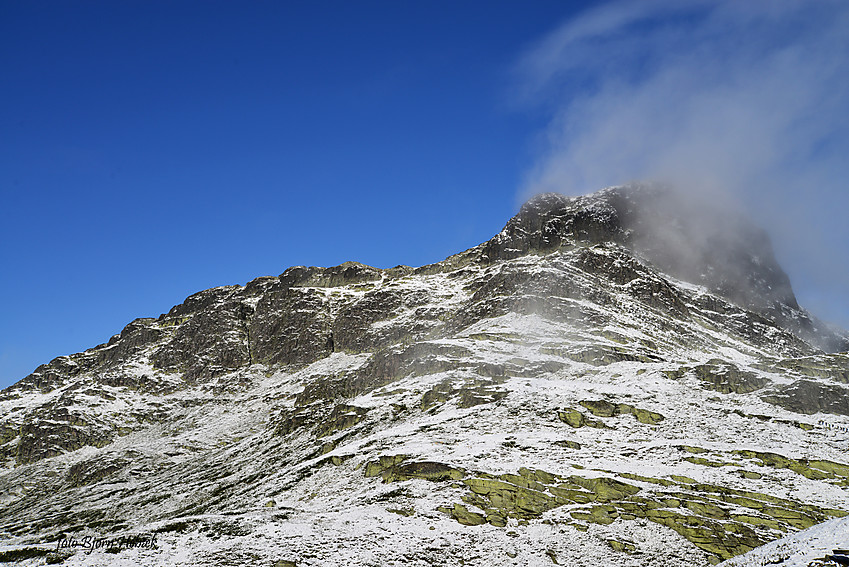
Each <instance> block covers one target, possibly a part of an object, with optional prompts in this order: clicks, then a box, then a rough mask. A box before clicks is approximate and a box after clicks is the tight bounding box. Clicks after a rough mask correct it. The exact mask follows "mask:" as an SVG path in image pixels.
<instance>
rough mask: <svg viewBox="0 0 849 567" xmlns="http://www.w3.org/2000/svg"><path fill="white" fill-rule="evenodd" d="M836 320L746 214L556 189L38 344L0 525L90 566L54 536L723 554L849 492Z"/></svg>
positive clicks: (278, 553)
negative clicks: (515, 209)
mask: <svg viewBox="0 0 849 567" xmlns="http://www.w3.org/2000/svg"><path fill="white" fill-rule="evenodd" d="M667 233H672V234H673V236H674V237H673V238H670V237H669V236H670V235H669V234H667ZM694 284H695V285H694ZM820 329H824V327H823V326H822V325H821V324H819V323H818V322H817V321H816V320H814V319H813V318H812V317H810V316H809V315H808V314H807V313H806V312H805V311H803V310H801V309H800V308H799V306H798V305H797V303H796V299H795V297H794V295H793V291H792V289H791V287H790V284H789V281H788V280H787V276H786V275H785V274H784V272H783V271H782V270H781V268H780V267H779V266H778V265H777V264H776V262H775V259H774V257H773V255H772V251H771V249H770V246H769V242H768V240H767V239H766V237H765V235H764V233H763V232H761V231H759V230H757V229H754V228H751V227H750V226H748V225H747V223H746V222H744V221H743V220H741V219H739V218H738V217H735V216H733V215H730V214H721V213H719V212H716V211H711V210H709V209H706V208H704V207H698V208H697V209H696V210H693V207H692V206H691V205H689V204H687V203H686V202H684V201H682V200H681V199H680V198H679V197H676V196H675V195H674V194H672V193H669V192H668V191H666V190H663V189H658V188H654V187H642V186H637V187H627V188H611V189H605V190H603V191H600V192H598V193H595V194H593V195H588V196H585V197H575V198H571V197H565V196H562V195H554V194H547V195H540V196H538V197H536V198H534V199H532V200H531V201H529V202H528V203H526V204H525V205H524V206H523V207H522V209H521V211H520V212H519V214H517V215H516V216H515V217H514V218H513V219H511V220H510V221H509V222H508V223H507V225H506V226H505V228H504V230H502V231H501V232H500V233H499V234H498V235H496V236H495V237H493V238H492V239H491V240H489V241H488V242H485V243H483V244H481V245H480V246H477V247H475V248H472V249H470V250H467V251H465V252H463V253H461V254H458V255H456V256H452V257H451V258H448V259H446V260H445V261H443V262H439V263H437V264H433V265H429V266H423V267H421V268H409V267H406V266H399V267H396V268H392V269H389V270H381V269H377V268H372V267H369V266H364V265H362V264H357V263H353V262H348V263H345V264H343V265H341V266H337V267H333V268H317V267H303V266H299V267H294V268H290V269H288V270H286V271H285V272H284V273H283V274H281V275H280V276H277V277H262V278H257V279H255V280H253V281H251V282H249V283H248V284H247V285H245V286H224V287H219V288H214V289H210V290H205V291H202V292H200V293H197V294H194V295H192V296H191V297H189V298H187V299H186V300H185V301H184V302H183V303H182V304H180V305H177V306H175V307H174V308H172V309H171V310H170V311H169V312H168V313H166V314H163V315H161V316H159V317H158V318H145V319H137V320H135V321H133V322H132V323H130V324H129V325H127V327H126V328H125V329H124V330H123V331H122V332H121V333H120V334H119V335H115V336H114V337H112V339H110V341H109V342H108V343H106V344H103V345H99V346H97V347H94V348H92V349H90V350H88V351H86V352H84V353H79V354H75V355H71V356H68V357H60V358H57V359H55V360H53V361H51V362H50V363H49V364H45V365H42V366H40V367H39V368H37V369H36V370H35V372H33V373H32V374H31V375H29V376H27V377H26V378H24V379H23V380H21V381H20V382H19V383H17V384H15V385H14V386H12V387H9V388H7V389H5V390H3V392H2V394H0V459H2V460H3V462H4V464H5V468H4V469H3V472H2V474H0V503H2V504H3V506H1V507H0V534H5V536H4V537H6V538H7V539H8V540H9V541H13V542H16V543H19V544H21V545H30V546H31V547H28V548H25V550H24V551H20V553H22V554H23V555H20V557H23V556H27V557H42V558H43V559H44V560H45V561H47V560H50V561H53V560H60V559H64V560H65V561H66V562H76V563H74V564H91V565H95V564H98V561H101V559H103V557H101V556H99V555H97V554H96V553H92V554H90V555H86V554H82V553H77V554H76V555H73V557H70V555H72V554H73V551H69V552H68V553H66V554H65V555H61V554H60V555H61V557H60V556H52V555H51V556H50V557H48V556H47V552H44V553H41V551H39V548H36V547H32V545H33V544H34V543H36V542H44V541H51V540H54V539H55V538H57V537H58V536H59V535H60V534H63V533H70V532H75V531H76V532H81V531H85V530H88V531H89V532H96V534H99V535H100V536H107V535H111V534H117V535H121V534H122V533H123V532H128V533H130V532H132V534H137V533H145V532H156V533H157V534H158V537H160V538H161V539H162V540H163V541H168V542H169V546H170V547H169V549H177V548H180V549H190V550H192V551H191V552H192V553H196V555H195V556H194V559H193V561H194V562H195V563H197V564H204V565H223V564H230V563H232V562H233V561H234V559H233V558H234V557H236V558H240V559H238V560H239V561H242V562H247V563H256V562H260V563H262V562H267V563H269V564H273V563H274V562H279V561H284V560H285V561H290V560H291V561H294V562H295V563H296V564H299V565H300V564H302V563H304V562H306V563H304V564H316V562H317V564H351V565H366V564H373V563H382V564H385V563H390V562H392V561H397V562H405V561H406V562H407V563H411V564H412V563H414V562H415V561H426V562H430V564H434V565H442V564H446V565H448V564H451V565H453V564H457V563H459V562H460V560H462V561H464V562H466V563H478V564H492V565H499V564H512V562H513V561H514V560H516V561H518V562H519V564H534V563H538V562H551V561H552V560H553V559H552V558H554V559H557V561H558V562H561V563H562V562H572V563H575V562H583V563H595V564H620V563H622V561H621V559H622V557H623V556H625V555H628V557H629V559H628V560H627V561H628V563H627V564H633V565H656V564H663V565H705V564H707V563H709V562H715V561H718V560H719V559H726V558H729V557H732V556H734V555H737V554H740V553H743V552H745V551H747V550H748V549H751V548H752V547H755V546H757V545H760V544H762V543H765V542H767V541H770V540H773V539H775V538H777V537H780V536H781V535H783V534H785V533H787V532H790V531H793V530H797V529H802V528H805V527H807V526H810V525H813V524H816V523H818V522H822V521H824V520H826V519H828V518H830V517H837V516H841V515H844V514H846V513H847V511H849V507H847V506H846V499H845V494H846V490H847V489H849V465H847V464H845V462H846V460H845V458H843V457H842V455H845V453H846V450H847V447H846V445H845V435H844V434H843V433H842V431H843V429H841V428H846V427H847V426H849V422H847V421H846V420H847V419H849V405H847V404H849V391H848V390H847V382H849V378H847V376H849V362H847V360H849V354H846V353H842V352H826V351H834V350H841V349H842V350H846V349H847V348H849V344H847V343H846V342H845V341H846V337H845V336H843V335H841V334H839V333H835V332H833V331H823V330H820ZM841 435H844V437H841ZM352 518H355V519H356V521H353V522H352ZM384 523H386V524H387V525H389V526H390V529H388V530H383V528H380V527H379V526H380V525H382V524H384ZM269 526H276V527H274V528H273V530H272V529H271V528H270V527H269ZM427 527H436V528H437V529H435V530H428V529H427ZM266 528H267V529H266ZM269 530H271V531H269ZM275 530H277V531H275ZM281 530H282V531H281ZM381 530H382V531H381ZM378 531H380V533H382V534H387V535H386V537H382V538H380V537H370V536H373V535H375V534H376V533H377V532H378ZM272 532H273V533H274V534H278V535H279V534H283V535H284V536H285V537H282V538H281V537H277V535H275V536H274V537H272V536H270V535H269V534H271V533H272ZM193 533H194V534H199V535H197V538H199V539H192V538H194V537H195V536H190V535H189V534H193ZM431 533H432V534H433V537H432V538H431V537H430V534H431ZM422 534H425V535H422ZM435 538H443V539H444V541H445V543H444V544H443V543H438V542H436V539H435ZM516 538H518V539H516ZM212 541H216V542H219V543H216V545H215V546H212V545H209V542H212ZM283 541H285V549H284V542H283ZM519 541H521V545H518V543H517V542H519ZM574 541H579V542H580V545H574V544H573V543H570V544H568V545H567V542H574ZM221 542H224V543H221ZM558 542H564V543H562V544H561V543H558ZM216 546H217V547H216ZM213 548H214V549H223V550H224V551H221V552H220V553H219V552H213V551H210V550H211V549H213ZM164 549H165V547H163V548H162V549H161V550H159V551H155V550H154V551H150V555H149V556H148V555H135V556H133V557H136V559H137V562H139V563H141V564H145V563H150V562H151V561H153V562H156V561H159V560H160V559H161V560H162V561H161V562H168V561H170V560H172V559H173V557H170V556H167V554H168V553H169V552H166V551H164ZM364 549H365V550H366V551H363V550H364ZM27 550H28V551H27ZM2 553H5V552H4V551H2V550H0V554H2ZM14 553H19V552H18V551H17V550H15V551H14ZM121 553H122V554H124V553H128V554H129V553H130V551H128V550H125V551H122V552H121ZM133 553H136V552H133ZM139 553H140V552H139ZM27 554H29V555H27ZM157 554H159V555H157ZM289 554H294V555H295V556H294V557H290V555H289ZM66 555H68V556H69V557H66ZM154 555H156V558H154ZM2 557H5V556H3V555H0V558H2ZM9 557H12V556H9ZM14 557H18V555H15V556H14ZM127 557H129V555H128V556H127ZM364 558H365V559H364ZM310 561H312V563H309V562H310ZM370 562H371V563H370ZM622 564H624V563H622Z"/></svg>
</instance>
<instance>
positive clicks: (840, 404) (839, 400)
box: [761, 380, 849, 415]
mask: <svg viewBox="0 0 849 567" xmlns="http://www.w3.org/2000/svg"><path fill="white" fill-rule="evenodd" d="M761 399H762V400H764V401H765V402H769V403H771V404H775V405H777V406H781V407H783V408H785V409H788V410H790V411H793V412H796V413H803V414H807V415H811V414H814V413H817V412H823V413H833V414H838V415H849V389H847V388H846V387H844V386H840V385H838V384H828V383H821V382H814V381H813V380H797V381H795V382H793V383H792V384H789V385H786V386H779V387H776V388H775V392H774V393H771V394H766V395H763V396H761Z"/></svg>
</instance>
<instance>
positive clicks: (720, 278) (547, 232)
mask: <svg viewBox="0 0 849 567" xmlns="http://www.w3.org/2000/svg"><path fill="white" fill-rule="evenodd" d="M576 241H577V242H588V243H597V242H614V243H618V244H622V245H624V246H625V247H627V248H628V249H630V250H631V251H633V252H634V253H636V254H637V255H638V256H639V257H641V258H643V259H645V260H647V261H648V262H650V263H651V264H652V265H653V266H655V267H656V268H657V269H658V270H659V271H660V272H662V273H665V274H669V275H671V276H673V277H675V278H678V279H681V280H684V281H687V282H691V283H695V284H699V285H703V286H705V287H706V288H707V289H709V290H710V291H712V292H714V293H715V294H717V295H719V296H721V297H724V298H726V299H728V300H730V301H732V302H733V303H735V304H737V305H739V306H741V307H744V308H746V309H749V310H751V311H754V312H755V313H758V314H760V315H763V316H765V317H768V318H770V319H771V320H773V321H775V322H776V323H778V324H779V325H781V326H782V327H784V328H786V329H788V330H790V331H791V332H793V333H795V334H797V335H799V336H801V337H802V338H804V339H805V340H807V341H810V342H811V343H812V344H814V345H815V346H817V347H818V348H821V349H823V350H825V351H829V352H836V351H843V350H849V340H847V338H846V337H845V336H841V335H839V334H835V333H834V332H831V331H829V330H827V328H826V326H825V325H823V324H822V323H821V322H819V321H816V320H815V319H813V318H812V317H811V316H810V315H809V314H808V313H807V312H804V311H803V310H801V309H800V307H799V304H798V303H797V301H796V296H795V294H794V293H793V288H792V286H791V285H790V279H789V278H788V277H787V274H786V273H785V272H784V270H782V269H781V266H779V265H778V262H777V261H776V259H775V255H774V253H773V250H772V245H771V243H770V240H769V237H768V235H767V234H766V232H764V231H763V230H762V229H760V228H759V227H756V226H754V225H753V224H752V223H751V221H750V220H749V219H746V218H745V217H743V216H741V215H740V214H739V213H737V212H735V211H733V210H729V209H725V208H721V207H720V206H718V205H717V204H715V203H709V202H705V201H699V200H694V199H692V198H690V197H686V196H684V195H682V194H681V193H679V192H676V191H674V190H672V189H670V188H666V187H660V186H653V185H632V186H626V187H613V188H608V189H604V190H602V191H599V192H597V193H594V194H592V195H588V196H584V197H567V196H564V195H559V194H556V193H546V194H543V195H538V196H536V197H534V198H533V199H531V200H530V201H528V202H527V203H525V204H524V205H523V206H522V209H521V210H520V211H519V214H517V215H516V216H515V217H513V218H512V219H511V220H510V222H508V223H507V226H506V227H505V228H504V230H503V231H502V232H501V233H500V234H498V235H497V236H495V237H494V238H493V239H491V240H490V241H488V242H487V243H486V244H484V245H483V252H482V257H483V258H484V259H486V260H488V261H498V260H504V259H509V258H515V257H518V256H521V255H524V254H528V253H534V252H536V253H539V252H542V253H547V252H551V251H553V250H556V249H557V248H559V247H561V246H564V245H569V243H571V242H576Z"/></svg>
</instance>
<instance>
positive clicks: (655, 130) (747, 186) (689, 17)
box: [514, 0, 849, 328]
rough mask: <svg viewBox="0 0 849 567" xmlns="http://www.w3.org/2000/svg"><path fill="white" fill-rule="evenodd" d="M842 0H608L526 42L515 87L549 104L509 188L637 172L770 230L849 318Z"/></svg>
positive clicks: (819, 301)
mask: <svg viewBox="0 0 849 567" xmlns="http://www.w3.org/2000/svg"><path fill="white" fill-rule="evenodd" d="M847 53H849V6H847V5H846V4H845V3H844V2H839V1H831V0H826V1H823V2H791V1H778V2H767V1H759V0H755V1H752V2H733V1H719V2H713V1H711V2H707V1H695V2H683V3H682V2H674V1H669V0H652V1H647V2H608V3H604V4H601V5H600V6H598V7H593V8H589V9H588V10H586V11H585V12H584V13H583V14H581V15H579V16H578V17H577V18H575V19H572V20H569V21H567V22H565V23H564V24H563V25H561V26H560V27H559V28H557V29H555V30H554V31H553V32H552V33H550V34H549V35H548V36H547V37H545V38H544V39H542V40H541V41H539V42H537V43H536V44H535V45H533V46H531V47H530V48H529V49H528V50H527V51H526V53H525V54H524V55H523V57H521V58H520V60H519V62H518V64H517V67H516V86H515V95H514V96H515V100H516V102H517V104H519V105H520V106H524V107H530V108H534V109H537V110H538V111H541V112H543V113H545V114H547V115H548V116H549V117H550V122H549V126H548V129H547V130H546V131H545V132H543V133H541V134H540V136H539V138H538V140H537V142H536V143H535V147H536V149H537V150H536V151H537V155H538V158H537V161H536V164H535V166H534V167H533V168H532V170H531V171H530V172H529V173H528V175H527V178H526V181H525V184H524V186H523V188H522V190H521V192H520V201H524V200H526V199H527V198H528V197H530V196H531V195H533V194H536V193H540V192H548V191H554V192H561V193H566V194H572V195H580V194H585V193H590V192H593V191H596V190H598V189H599V188H601V187H607V186H612V185H619V184H623V183H628V182H632V181H635V180H644V181H655V182H660V183H667V184H670V185H673V186H675V187H678V188H679V190H680V191H683V192H685V193H689V194H691V195H692V196H693V197H694V199H695V200H696V202H699V201H715V200H721V201H724V202H727V203H730V204H734V205H735V206H736V207H737V208H739V210H740V211H742V212H744V213H745V214H746V215H748V216H750V217H751V218H753V219H754V221H755V223H756V224H758V225H760V226H762V227H764V228H765V229H767V230H768V232H769V234H770V235H771V237H772V240H773V242H774V245H775V248H776V252H777V254H778V255H779V258H780V259H781V263H782V265H784V267H785V269H787V271H788V273H789V274H790V277H791V280H792V281H793V283H794V284H795V286H796V289H797V293H799V294H800V295H801V297H802V303H803V304H805V305H806V306H807V307H808V308H809V309H811V310H812V311H814V312H815V313H818V314H819V315H820V316H823V317H825V318H828V319H830V320H831V321H832V322H834V323H838V324H841V325H842V326H843V327H844V328H845V327H849V312H846V311H845V308H844V310H843V311H839V310H838V311H836V310H835V306H838V305H844V300H843V298H844V297H845V295H846V292H847V290H849V262H848V261H847V259H846V257H845V254H844V253H843V251H842V250H843V248H845V246H844V245H845V243H846V242H849V225H847V223H845V221H844V218H843V217H844V215H843V211H844V210H849V191H847V189H846V180H847V179H849V162H847V160H846V159H845V155H847V153H849V55H847Z"/></svg>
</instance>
